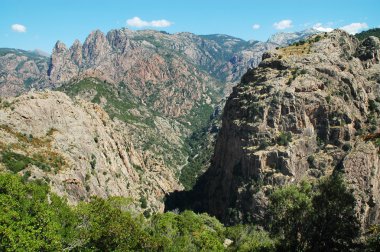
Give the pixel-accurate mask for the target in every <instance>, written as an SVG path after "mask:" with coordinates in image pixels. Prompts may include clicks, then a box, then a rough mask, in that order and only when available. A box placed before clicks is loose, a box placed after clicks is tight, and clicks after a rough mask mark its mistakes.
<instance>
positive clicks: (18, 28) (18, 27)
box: [11, 24, 26, 32]
mask: <svg viewBox="0 0 380 252" xmlns="http://www.w3.org/2000/svg"><path fill="white" fill-rule="evenodd" d="M11 28H12V30H13V31H15V32H26V27H25V26H24V25H21V24H13V25H12V26H11Z"/></svg>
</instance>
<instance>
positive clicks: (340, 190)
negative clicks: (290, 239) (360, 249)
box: [307, 173, 360, 251]
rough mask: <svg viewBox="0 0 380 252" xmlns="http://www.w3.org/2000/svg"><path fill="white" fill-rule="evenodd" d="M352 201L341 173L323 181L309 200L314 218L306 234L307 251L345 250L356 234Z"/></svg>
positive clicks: (352, 242) (357, 234)
mask: <svg viewBox="0 0 380 252" xmlns="http://www.w3.org/2000/svg"><path fill="white" fill-rule="evenodd" d="M355 202H356V201H355V198H354V196H353V195H352V193H351V192H350V191H349V190H348V189H347V188H346V184H345V182H344V180H343V177H342V175H341V174H339V173H336V174H333V175H332V176H330V177H329V178H327V179H323V180H322V181H321V182H320V183H319V186H318V191H317V194H316V195H315V196H314V197H313V209H314V215H313V216H312V229H311V230H310V232H309V233H308V237H307V239H308V244H309V248H310V251H347V250H349V249H350V248H352V247H354V240H355V239H356V238H358V236H359V233H360V225H359V222H358V220H357V218H356V215H355Z"/></svg>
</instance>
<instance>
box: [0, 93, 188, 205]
mask: <svg viewBox="0 0 380 252" xmlns="http://www.w3.org/2000/svg"><path fill="white" fill-rule="evenodd" d="M129 130H130V129H129V128H127V127H126V125H125V124H124V123H122V122H120V121H117V120H114V121H112V120H110V118H109V116H108V114H107V113H106V112H104V111H103V109H101V107H100V106H98V105H95V104H93V103H89V102H86V101H84V100H81V99H75V100H71V99H70V98H69V97H68V96H67V95H65V94H63V93H61V92H51V91H47V92H34V93H33V92H31V93H28V94H25V95H22V96H19V97H17V98H10V99H6V100H3V101H2V104H1V107H0V153H1V155H0V169H6V170H11V171H13V172H15V173H20V174H21V175H23V176H24V177H25V178H27V179H28V178H29V179H43V180H45V181H47V182H48V183H49V184H50V186H51V187H52V188H53V191H54V192H56V193H57V194H59V195H62V196H66V197H67V198H68V200H69V202H71V203H76V202H78V201H80V200H88V199H89V198H90V197H91V196H93V195H97V196H99V197H109V196H125V197H130V198H131V199H132V200H133V203H134V204H135V206H136V209H143V210H146V208H147V209H150V210H148V211H162V209H163V204H162V199H163V196H164V195H165V193H167V192H169V191H172V190H174V189H179V188H181V186H180V185H179V183H178V181H177V179H176V178H175V174H174V172H173V171H171V170H169V169H167V167H166V166H165V165H164V164H163V162H162V160H160V159H159V158H157V157H155V155H153V153H151V152H149V151H142V150H138V149H135V147H134V145H133V142H132V141H131V138H130V135H131V134H130V132H129Z"/></svg>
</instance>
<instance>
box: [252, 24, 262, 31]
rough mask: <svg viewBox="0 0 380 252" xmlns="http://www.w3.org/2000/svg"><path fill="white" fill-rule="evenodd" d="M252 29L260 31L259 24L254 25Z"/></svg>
mask: <svg viewBox="0 0 380 252" xmlns="http://www.w3.org/2000/svg"><path fill="white" fill-rule="evenodd" d="M252 29H254V30H258V29H260V25H259V24H254V25H252Z"/></svg>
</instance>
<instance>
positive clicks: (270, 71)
mask: <svg viewBox="0 0 380 252" xmlns="http://www.w3.org/2000/svg"><path fill="white" fill-rule="evenodd" d="M379 45H380V42H379V40H378V39H377V38H374V37H370V38H368V39H367V40H365V41H363V42H362V43H359V41H358V40H357V39H356V38H355V37H353V36H351V35H348V34H347V33H345V32H343V31H339V30H336V31H334V32H332V33H329V34H328V35H315V36H313V37H311V38H310V39H309V40H308V41H306V42H305V43H301V44H298V45H294V46H290V47H285V48H281V49H279V50H277V51H275V52H271V53H266V54H264V56H263V61H262V62H261V63H260V65H259V67H258V68H256V69H253V70H249V71H248V72H247V73H246V74H245V75H244V76H243V78H242V81H241V83H240V84H239V85H238V86H237V87H236V88H234V91H233V93H232V94H231V96H230V97H229V98H228V101H227V103H226V106H225V109H224V114H223V118H222V128H221V130H220V132H219V135H218V137H217V142H216V147H215V150H214V156H213V159H212V161H211V167H210V168H209V170H207V172H206V173H205V174H204V175H203V176H202V177H201V178H200V179H199V180H198V182H197V184H196V185H195V187H194V189H193V191H191V192H177V193H174V194H172V195H170V197H169V198H168V200H167V202H166V208H167V209H173V208H180V209H182V208H189V207H190V208H193V209H195V210H197V211H206V212H208V213H210V214H211V215H215V216H217V217H218V218H220V219H221V220H223V221H224V222H226V223H234V222H240V221H243V222H250V221H253V222H255V223H257V222H260V221H264V216H265V213H266V207H267V204H268V198H267V197H268V195H269V194H270V192H271V191H272V190H273V189H274V188H276V187H279V186H282V185H284V184H289V183H296V182H299V181H301V180H303V179H307V180H317V179H319V178H321V177H324V176H329V175H330V174H332V173H334V172H343V174H344V178H345V180H346V181H347V183H348V185H349V187H350V188H351V189H352V190H353V192H354V196H355V197H356V201H357V202H356V204H357V206H356V208H357V214H358V217H359V220H360V222H361V224H362V227H369V226H370V225H371V224H372V223H376V222H378V221H379V217H380V215H379V214H380V208H379V205H378V204H379V203H378V202H380V194H379V191H380V184H379V179H380V162H379V155H378V151H379V141H380V140H379V133H378V132H379V130H380V129H379V125H380V124H379V122H380V120H379V119H380V110H379V107H380V104H379V103H380V79H379V72H380V64H379V63H380V56H379V55H380V54H379V49H378V48H379ZM376 132H377V133H376Z"/></svg>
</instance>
